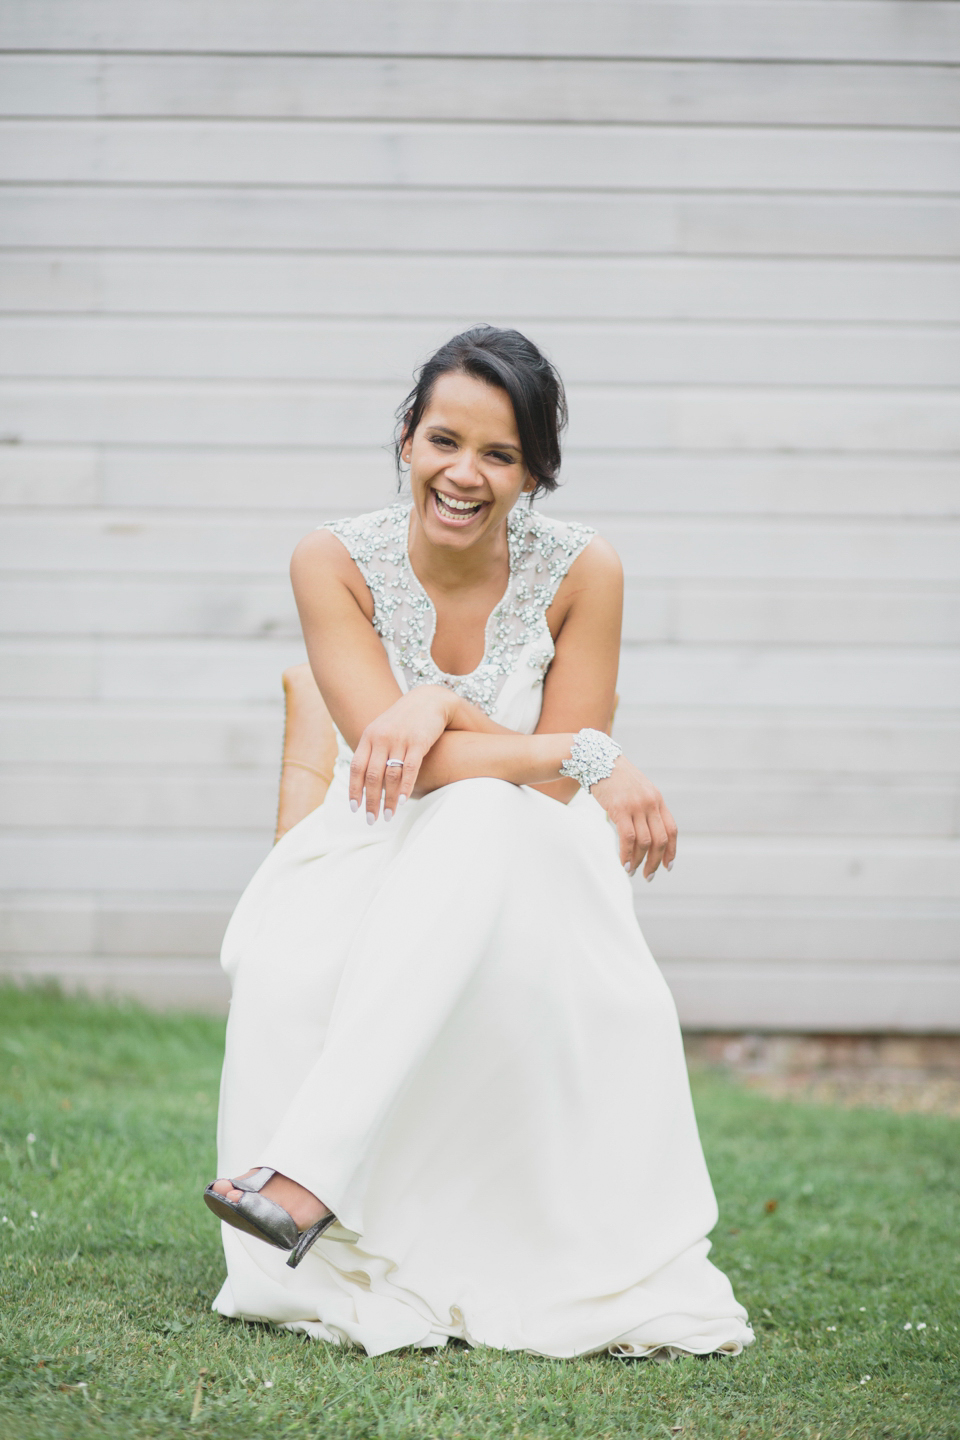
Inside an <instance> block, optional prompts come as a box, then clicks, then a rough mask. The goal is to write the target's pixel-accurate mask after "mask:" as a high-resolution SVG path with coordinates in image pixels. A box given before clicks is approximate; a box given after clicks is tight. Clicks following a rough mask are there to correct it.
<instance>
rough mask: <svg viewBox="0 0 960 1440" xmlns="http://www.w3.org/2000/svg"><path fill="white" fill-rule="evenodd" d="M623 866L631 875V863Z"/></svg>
mask: <svg viewBox="0 0 960 1440" xmlns="http://www.w3.org/2000/svg"><path fill="white" fill-rule="evenodd" d="M623 868H624V870H626V872H627V874H628V875H629V874H630V865H629V863H628V864H626V865H624V867H623Z"/></svg>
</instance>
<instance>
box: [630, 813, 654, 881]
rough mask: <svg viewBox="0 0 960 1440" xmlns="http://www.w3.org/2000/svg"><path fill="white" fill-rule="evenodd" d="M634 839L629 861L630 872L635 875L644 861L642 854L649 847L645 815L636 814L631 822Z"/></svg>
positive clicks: (648, 831) (643, 854) (648, 832)
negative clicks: (631, 857) (631, 856)
mask: <svg viewBox="0 0 960 1440" xmlns="http://www.w3.org/2000/svg"><path fill="white" fill-rule="evenodd" d="M633 828H634V832H635V834H636V837H637V838H636V840H635V841H634V846H633V859H632V860H631V862H630V874H631V875H635V874H636V873H637V871H638V870H639V869H640V867H641V865H642V864H643V861H644V856H645V855H646V853H647V851H648V850H649V849H650V830H649V828H648V826H647V820H646V816H645V815H637V816H635V817H634V822H633Z"/></svg>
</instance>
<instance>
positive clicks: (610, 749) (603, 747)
mask: <svg viewBox="0 0 960 1440" xmlns="http://www.w3.org/2000/svg"><path fill="white" fill-rule="evenodd" d="M622 754H623V749H622V747H621V746H620V745H618V744H617V742H616V740H611V738H610V736H609V735H605V734H604V733H603V731H602V730H590V729H588V728H584V729H583V730H581V731H579V733H578V734H577V738H576V739H575V740H574V742H573V745H572V746H571V748H570V758H569V760H564V762H563V764H562V765H561V766H560V774H561V775H563V776H565V777H566V778H567V779H568V780H577V781H579V783H580V786H581V787H582V789H584V790H586V791H588V792H589V790H590V787H591V785H596V784H598V783H599V782H600V781H601V780H607V779H609V777H610V776H611V775H612V774H613V767H614V765H615V763H616V759H617V756H618V755H622Z"/></svg>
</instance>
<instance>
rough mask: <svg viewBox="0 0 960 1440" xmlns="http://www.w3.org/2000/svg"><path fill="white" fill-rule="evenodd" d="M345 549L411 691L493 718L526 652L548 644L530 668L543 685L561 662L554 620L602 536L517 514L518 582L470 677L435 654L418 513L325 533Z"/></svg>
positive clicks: (511, 548)
mask: <svg viewBox="0 0 960 1440" xmlns="http://www.w3.org/2000/svg"><path fill="white" fill-rule="evenodd" d="M321 528H322V529H324V530H331V531H332V532H333V534H334V535H336V536H337V538H338V539H339V540H340V541H342V543H343V544H344V545H345V546H346V548H347V550H348V551H349V553H350V556H351V558H352V559H353V560H354V561H355V562H356V564H357V566H358V567H359V569H360V573H361V574H362V575H363V578H364V580H365V581H366V583H367V587H368V589H369V591H370V594H371V595H372V596H373V627H374V629H375V630H376V632H377V634H378V635H379V636H380V637H381V638H382V639H383V640H387V641H390V642H391V643H392V645H393V647H394V650H395V652H396V655H397V660H398V663H399V664H400V666H401V667H402V669H403V671H404V674H405V676H406V680H407V685H408V686H409V688H410V689H412V688H413V687H414V686H415V685H444V686H446V687H447V689H448V690H453V691H455V692H456V694H458V695H459V696H461V698H462V699H464V700H467V701H469V702H470V703H471V704H473V705H477V706H479V708H480V709H481V710H483V711H484V712H485V713H486V714H487V715H492V714H493V712H494V710H495V709H496V704H497V698H498V696H499V694H500V691H501V689H502V688H503V683H504V681H505V679H506V678H507V676H508V675H510V674H512V672H513V671H514V670H515V669H516V666H517V663H518V661H519V658H520V653H521V651H522V650H523V648H524V646H526V645H529V644H530V643H531V642H532V641H534V640H542V642H543V643H542V644H541V645H540V646H538V648H537V649H536V650H534V651H533V652H532V653H531V654H530V656H529V657H528V661H527V663H528V664H529V665H530V666H531V667H533V668H534V669H536V670H539V672H540V676H541V679H542V678H543V676H544V675H545V674H546V672H547V669H548V668H549V665H550V661H551V660H552V659H553V638H552V636H551V634H550V630H549V627H548V625H547V622H546V613H547V611H548V609H549V608H550V605H551V603H552V601H553V598H554V596H555V595H556V593H557V589H558V587H559V585H560V582H561V581H562V580H563V577H564V576H565V575H566V573H567V571H568V570H569V569H570V566H571V565H572V564H573V561H574V560H575V559H576V558H577V556H578V555H579V554H580V552H581V550H583V548H584V546H585V545H587V544H588V543H589V541H590V538H591V536H593V535H594V534H595V531H593V530H592V529H591V528H590V527H589V526H588V525H579V524H577V523H576V522H573V521H566V522H563V521H559V520H550V519H547V517H546V516H544V515H540V514H537V513H536V512H535V511H533V510H530V509H529V508H528V507H527V506H526V505H525V504H523V505H519V506H517V508H516V509H515V510H514V511H512V513H511V514H510V516H509V517H508V519H507V547H508V552H509V564H510V578H509V580H508V582H507V588H506V591H505V592H504V595H503V598H502V599H501V600H500V602H499V603H498V604H497V605H496V606H495V607H494V609H493V611H492V613H491V615H490V618H489V620H488V621H487V628H486V635H485V637H484V638H485V644H484V651H483V659H482V661H481V662H480V664H479V665H478V666H477V668H476V670H474V671H472V672H471V674H469V675H448V674H447V673H446V672H445V671H443V670H441V669H440V667H439V666H438V665H437V664H436V662H435V660H434V659H433V656H432V655H431V653H430V648H431V645H432V643H433V636H434V631H435V630H436V613H435V611H434V607H433V602H432V601H431V599H430V597H429V595H427V593H426V591H425V590H424V588H423V586H422V585H421V584H420V581H419V580H418V579H417V577H416V575H415V574H414V571H413V567H412V565H411V564H410V557H409V554H408V551H407V543H408V540H407V537H408V533H409V528H410V506H409V505H406V504H396V505H390V506H388V507H387V508H386V509H384V510H375V511H373V512H372V513H371V514H369V515H360V516H358V517H357V518H356V519H351V520H335V521H331V522H328V523H327V524H325V525H323V526H322V527H321Z"/></svg>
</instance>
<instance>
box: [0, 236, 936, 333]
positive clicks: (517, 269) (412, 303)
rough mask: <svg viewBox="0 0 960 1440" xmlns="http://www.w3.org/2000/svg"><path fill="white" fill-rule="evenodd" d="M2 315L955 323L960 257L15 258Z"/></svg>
mask: <svg viewBox="0 0 960 1440" xmlns="http://www.w3.org/2000/svg"><path fill="white" fill-rule="evenodd" d="M0 311H4V312H7V313H9V314H17V313H22V312H24V311H29V312H32V313H41V314H42V313H54V314H58V313H60V314H77V313H83V314H140V315H163V314H179V315H272V316H295V317H305V316H331V317H332V316H342V315H350V316H374V317H381V318H383V319H385V320H389V319H394V318H403V319H410V318H414V319H433V318H435V319H437V320H442V321H444V323H445V324H446V325H447V327H448V328H449V329H450V330H451V331H452V330H453V327H454V326H456V325H464V324H470V323H476V321H477V320H478V319H482V318H483V317H484V316H485V315H488V314H490V315H504V314H510V315H512V316H513V317H514V321H515V323H516V324H518V325H522V326H527V327H528V328H533V326H534V324H535V323H536V321H537V320H539V319H552V320H568V319H576V320H618V321H620V320H700V321H706V320H732V321H738V322H748V321H752V320H760V321H767V320H774V321H790V320H796V321H802V322H809V321H818V320H819V321H825V322H833V323H835V324H840V323H857V322H867V323H873V322H882V321H887V322H889V323H894V322H898V321H901V322H904V323H907V324H911V323H912V324H923V323H933V324H943V323H945V322H948V323H954V324H955V323H957V322H958V321H960V260H958V259H957V258H954V259H953V260H950V261H947V260H944V261H938V262H936V263H931V262H925V261H922V260H889V259H879V260H872V259H870V260H864V259H856V258H847V259H799V258H793V257H791V258H780V257H759V256H757V257H753V256H750V257H734V256H709V257H701V256H671V255H666V256H655V257H654V256H638V257H631V258H623V257H617V258H610V257H607V256H603V257H596V256H592V257H587V256H580V257H575V258H565V257H551V256H524V255H511V256H487V255H471V256H463V255H359V254H354V253H348V254H343V255H328V254H323V253H320V254H316V255H301V254H295V255H273V254H256V255H253V254H229V253H225V254H216V255H212V254H207V253H204V252H202V251H201V252H196V253H189V254H180V253H168V252H163V251H161V252H159V253H157V254H149V255H144V254H138V253H137V252H135V251H131V252H124V251H110V250H107V251H91V252H86V251H76V250H66V249H53V250H36V251H31V250H29V249H28V250H22V249H21V250H17V249H10V250H8V251H7V252H5V253H4V254H3V265H2V267H0ZM414 358H416V357H414Z"/></svg>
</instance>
